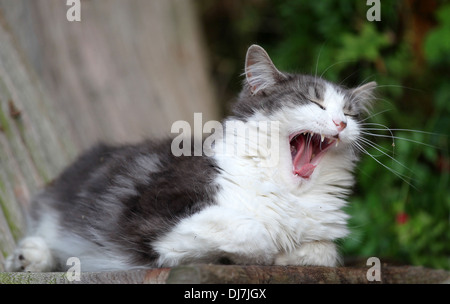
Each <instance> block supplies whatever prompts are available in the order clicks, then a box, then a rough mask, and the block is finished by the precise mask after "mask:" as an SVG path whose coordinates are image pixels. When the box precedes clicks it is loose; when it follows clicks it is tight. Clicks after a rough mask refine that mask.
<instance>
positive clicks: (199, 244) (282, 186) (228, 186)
mask: <svg viewBox="0 0 450 304" xmlns="http://www.w3.org/2000/svg"><path fill="white" fill-rule="evenodd" d="M330 90H332V91H331V92H330ZM325 96H326V97H325V98H326V99H327V100H326V101H325V104H326V105H327V107H328V109H327V110H326V111H327V113H326V115H324V114H325V113H323V111H324V110H322V109H320V108H319V107H317V106H316V105H314V104H310V105H304V106H299V107H298V108H294V109H291V110H286V109H283V110H281V111H278V112H277V113H274V114H273V115H271V116H270V117H264V116H263V115H262V114H257V115H255V116H254V117H252V118H251V119H250V120H256V121H258V120H271V121H279V122H280V126H281V128H280V130H279V136H280V139H279V145H280V146H279V155H280V160H279V163H278V165H277V166H275V167H265V166H261V165H260V164H261V161H263V160H264V157H265V155H264V153H260V155H258V157H256V158H255V157H246V156H245V155H234V156H230V155H229V154H228V155H222V154H221V153H220V151H224V150H227V149H223V147H222V145H227V142H224V141H222V142H218V143H216V148H215V151H216V152H217V153H216V155H215V159H216V161H217V163H218V165H219V167H220V168H221V169H222V171H221V173H220V175H219V176H218V177H217V180H216V182H217V183H218V184H219V185H220V186H221V190H220V192H219V193H218V196H217V202H218V205H216V206H211V207H209V208H207V209H205V210H203V211H201V212H199V213H197V214H195V215H194V216H192V217H190V218H186V219H184V220H182V221H181V222H180V223H179V224H178V225H177V226H176V227H175V228H174V229H172V230H171V232H169V233H168V234H167V235H165V236H164V237H162V238H160V239H159V240H158V241H157V242H156V243H155V244H154V246H155V248H156V250H157V252H158V253H159V254H160V258H159V260H158V265H159V266H174V265H177V264H179V263H185V262H193V261H205V262H207V261H214V260H215V259H218V258H219V257H224V256H225V257H228V258H230V259H231V260H232V261H234V262H236V263H240V264H250V263H251V264H255V263H256V264H274V263H276V264H283V265H284V264H295V265H325V266H335V265H336V264H337V263H338V254H337V251H336V247H335V245H334V243H333V241H334V240H336V239H339V238H343V237H345V236H346V235H347V234H348V230H347V228H346V222H347V219H348V216H347V215H346V214H345V213H344V212H343V211H342V210H341V208H342V207H343V206H344V205H345V203H346V202H345V200H344V197H346V195H348V193H347V192H348V190H346V189H348V188H349V187H351V186H352V185H353V177H352V174H351V171H352V169H353V167H354V162H355V160H356V159H355V156H354V155H353V154H352V153H351V152H350V151H351V149H349V145H350V142H351V141H352V140H353V139H354V137H355V136H356V135H357V133H358V130H357V125H356V123H354V122H353V121H351V120H349V121H348V124H347V128H346V129H345V130H344V131H342V132H341V134H340V138H341V143H340V145H339V146H338V147H333V148H332V149H330V150H329V151H328V152H327V154H326V155H325V156H324V157H323V159H322V160H321V162H320V164H319V165H318V166H317V168H316V169H315V171H314V173H313V174H312V176H311V177H310V179H309V180H302V179H300V178H299V177H297V176H294V175H293V173H292V161H291V155H290V146H289V140H288V137H289V134H291V133H292V132H294V131H300V130H310V131H313V132H316V133H320V134H324V135H329V136H332V135H335V134H337V132H338V131H337V129H336V126H335V124H334V123H333V122H332V117H341V116H344V114H343V113H342V105H341V104H340V103H342V96H340V95H339V94H338V93H337V92H335V91H334V90H333V88H332V87H331V86H328V87H327V92H326V94H325ZM336 104H337V106H334V105H336ZM324 117H325V118H324ZM344 118H345V117H344ZM238 135H239V134H238ZM260 135H261V134H260ZM272 135H273V134H272ZM238 140H240V142H241V143H244V142H245V141H246V140H247V139H246V138H245V134H242V135H241V136H240V137H239V136H238ZM228 151H229V150H228Z"/></svg>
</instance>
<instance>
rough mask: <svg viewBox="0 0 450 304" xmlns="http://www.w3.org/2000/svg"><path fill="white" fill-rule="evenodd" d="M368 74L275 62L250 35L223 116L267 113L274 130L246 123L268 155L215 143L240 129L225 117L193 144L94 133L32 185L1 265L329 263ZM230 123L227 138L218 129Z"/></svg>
mask: <svg viewBox="0 0 450 304" xmlns="http://www.w3.org/2000/svg"><path fill="white" fill-rule="evenodd" d="M375 86H376V84H375V83H374V82H371V83H368V84H365V85H363V86H360V87H358V88H354V89H348V88H344V87H342V86H339V85H336V84H333V83H330V82H328V81H326V80H324V79H322V78H320V77H314V76H308V75H299V74H289V73H284V72H280V71H279V70H278V69H277V68H276V67H275V66H274V64H273V63H272V61H271V59H270V57H269V56H268V54H267V53H266V51H265V50H264V49H263V48H261V47H260V46H257V45H252V46H251V47H250V48H249V49H248V52H247V56H246V62H245V81H244V86H243V89H242V92H241V93H240V95H239V97H238V101H237V103H236V105H235V107H234V109H233V116H231V117H228V118H226V119H225V121H224V125H225V122H228V121H240V122H243V123H246V126H252V124H251V122H263V121H269V122H277V126H278V129H277V132H268V131H267V130H264V128H258V133H257V136H258V138H259V139H264V141H265V142H268V143H271V144H272V146H273V145H276V147H275V148H276V151H277V155H276V156H277V162H276V165H267V162H266V161H267V160H268V157H271V156H273V155H271V152H270V151H268V150H267V148H266V147H265V146H264V147H263V146H257V147H256V149H254V150H255V151H254V152H255V153H256V155H255V154H253V155H248V154H245V153H224V152H223V151H224V150H225V149H224V147H227V145H228V146H229V145H239V144H245V143H247V142H249V141H251V140H252V138H248V133H246V132H236V130H235V129H232V130H230V129H229V128H227V127H224V134H223V135H224V136H217V138H216V139H215V141H214V144H212V145H211V150H210V151H209V152H210V153H205V151H204V152H203V155H202V156H183V155H182V156H174V153H173V151H172V150H171V139H167V140H159V141H145V142H143V143H140V144H136V145H124V146H108V145H103V144H101V145H98V146H96V147H94V148H92V149H91V150H90V151H88V152H86V153H85V154H84V155H82V156H80V157H79V159H78V160H76V161H75V162H74V163H73V164H72V165H71V166H70V167H68V168H67V169H66V170H65V171H64V172H63V173H62V174H61V175H60V176H59V177H58V178H57V179H56V180H55V181H54V182H53V183H51V184H50V185H48V186H47V187H46V189H44V190H43V191H42V192H41V193H40V194H38V195H37V196H36V197H35V199H34V201H33V204H32V209H31V211H30V214H29V219H30V221H29V227H28V228H29V229H28V230H29V232H28V233H27V235H26V237H25V238H23V239H22V240H21V241H20V242H19V244H18V246H17V248H16V249H15V251H14V252H13V254H12V255H11V256H10V257H8V259H7V260H6V269H7V271H32V272H34V271H55V270H64V269H65V268H67V267H66V260H67V259H68V258H69V257H78V258H79V259H80V261H81V270H82V271H104V270H125V269H132V268H140V267H171V266H176V265H179V264H186V263H210V262H211V263H217V262H220V261H223V259H226V260H229V261H231V262H232V263H236V264H260V265H323V266H336V265H339V263H340V258H339V254H338V251H337V248H336V245H335V240H337V239H340V238H344V237H345V236H347V234H348V230H347V228H346V222H347V219H348V215H347V214H345V213H344V212H343V211H342V210H341V209H342V207H343V206H344V205H345V204H346V201H345V199H346V197H347V196H348V195H349V193H350V189H351V187H352V186H353V183H354V178H353V175H352V170H353V169H354V167H355V164H356V162H357V160H358V153H357V149H356V148H355V144H354V143H355V141H356V140H357V138H358V137H359V136H360V131H361V127H360V125H359V122H358V118H359V117H360V116H361V115H364V114H365V113H366V112H367V107H368V105H369V104H370V101H371V99H372V91H373V89H374V88H375ZM230 134H231V135H232V137H233V138H234V139H236V141H233V143H231V142H230V141H229V140H228V141H227V140H225V139H226V137H227V135H230ZM258 142H259V141H258ZM261 142H262V141H261ZM274 151H275V150H274ZM211 152H212V153H211ZM206 154H207V155H206Z"/></svg>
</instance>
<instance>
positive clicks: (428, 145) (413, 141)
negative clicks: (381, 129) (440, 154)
mask: <svg viewBox="0 0 450 304" xmlns="http://www.w3.org/2000/svg"><path fill="white" fill-rule="evenodd" d="M361 133H362V134H365V135H370V136H375V137H384V138H392V139H399V140H404V141H409V142H412V143H415V144H419V145H423V146H427V147H430V148H434V149H438V147H436V146H433V145H430V144H426V143H423V142H421V141H417V140H414V139H409V138H406V137H399V136H390V135H384V134H375V133H369V132H364V131H362V132H361ZM393 143H394V141H393Z"/></svg>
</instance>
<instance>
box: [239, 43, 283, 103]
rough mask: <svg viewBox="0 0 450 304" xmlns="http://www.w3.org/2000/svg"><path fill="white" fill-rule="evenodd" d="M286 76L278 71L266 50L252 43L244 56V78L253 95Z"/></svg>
mask: <svg viewBox="0 0 450 304" xmlns="http://www.w3.org/2000/svg"><path fill="white" fill-rule="evenodd" d="M285 78H286V76H285V75H284V74H283V73H281V72H280V71H278V69H277V68H276V67H275V65H274V64H273V62H272V60H271V59H270V57H269V55H268V54H267V52H266V51H265V50H264V49H263V48H262V47H260V46H259V45H256V44H254V45H252V46H250V47H249V48H248V50H247V56H246V57H245V79H246V82H247V85H248V88H249V90H250V92H251V93H252V94H253V95H256V94H258V92H260V91H262V90H265V89H268V88H270V87H271V86H273V85H275V84H276V83H277V82H279V81H281V80H283V79H285Z"/></svg>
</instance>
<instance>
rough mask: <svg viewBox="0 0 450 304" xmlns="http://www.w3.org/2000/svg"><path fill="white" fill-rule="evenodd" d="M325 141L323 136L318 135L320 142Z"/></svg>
mask: <svg viewBox="0 0 450 304" xmlns="http://www.w3.org/2000/svg"><path fill="white" fill-rule="evenodd" d="M324 140H325V136H323V135H322V134H320V141H321V142H323V141H324Z"/></svg>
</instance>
